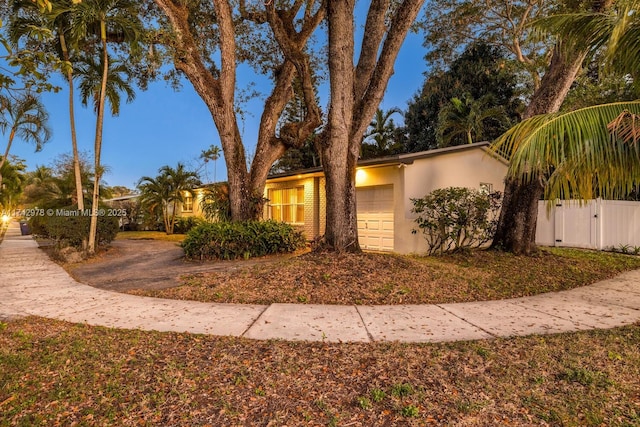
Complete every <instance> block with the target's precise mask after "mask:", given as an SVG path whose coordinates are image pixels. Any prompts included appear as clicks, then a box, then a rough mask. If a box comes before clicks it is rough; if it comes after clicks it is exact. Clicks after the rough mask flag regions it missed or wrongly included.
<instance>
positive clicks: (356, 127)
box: [320, 0, 424, 252]
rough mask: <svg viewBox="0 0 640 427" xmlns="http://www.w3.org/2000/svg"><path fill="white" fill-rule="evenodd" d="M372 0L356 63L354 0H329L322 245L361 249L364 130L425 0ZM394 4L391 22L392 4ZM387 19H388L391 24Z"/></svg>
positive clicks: (351, 249) (378, 103) (323, 139)
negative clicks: (359, 170) (358, 174)
mask: <svg viewBox="0 0 640 427" xmlns="http://www.w3.org/2000/svg"><path fill="white" fill-rule="evenodd" d="M391 3H392V2H391V1H390V0H372V1H371V3H370V6H369V12H368V14H367V20H366V23H365V29H364V34H363V39H362V45H361V48H360V57H359V59H358V63H357V65H356V66H355V67H354V65H353V57H354V51H355V40H354V4H355V2H354V0H328V2H327V19H328V26H329V78H330V91H331V96H330V98H331V103H330V107H329V123H328V125H327V127H326V128H325V131H324V134H323V136H322V138H321V143H320V152H321V155H322V161H323V168H324V172H325V176H326V179H327V183H326V191H327V225H326V229H325V235H324V241H325V244H324V245H323V246H321V249H328V250H333V251H337V252H343V251H359V250H360V246H359V244H358V227H357V212H356V188H355V170H356V165H357V160H358V153H360V148H361V146H362V139H363V135H364V133H365V131H366V129H367V127H368V125H369V123H371V120H372V119H373V116H374V114H375V112H376V110H377V109H378V106H379V105H380V101H381V100H382V97H383V96H384V91H385V90H386V87H387V83H388V82H389V78H390V77H391V75H392V74H393V65H394V63H395V60H396V57H397V55H398V52H399V50H400V47H401V46H402V43H403V41H404V39H405V37H406V35H407V32H408V31H409V27H410V26H411V24H412V23H413V22H414V20H415V18H416V16H417V14H418V12H419V10H420V7H421V6H422V4H423V3H424V0H404V1H403V2H400V3H398V4H397V5H392V4H391ZM392 7H393V8H394V10H393V15H392V17H391V21H390V22H388V21H387V19H388V18H389V11H390V8H392ZM387 24H389V25H388V26H387Z"/></svg>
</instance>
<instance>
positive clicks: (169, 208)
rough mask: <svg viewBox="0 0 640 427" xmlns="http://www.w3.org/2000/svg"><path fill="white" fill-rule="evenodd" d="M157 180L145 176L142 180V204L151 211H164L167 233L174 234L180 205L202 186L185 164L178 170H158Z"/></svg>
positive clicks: (164, 168) (140, 185) (166, 167)
mask: <svg viewBox="0 0 640 427" xmlns="http://www.w3.org/2000/svg"><path fill="white" fill-rule="evenodd" d="M158 172H159V174H158V176H157V177H155V178H151V177H148V176H144V177H142V178H141V179H140V184H139V185H138V188H139V189H140V197H141V202H142V204H143V205H144V206H146V207H147V209H149V211H151V212H153V211H160V210H161V211H162V218H163V221H164V226H165V232H166V233H167V234H173V230H174V226H175V223H176V217H177V213H178V204H179V203H183V202H184V198H185V195H186V194H187V193H188V192H189V191H190V190H193V188H195V187H196V186H198V185H200V180H199V179H198V175H197V174H196V173H195V172H192V171H188V170H186V169H185V166H184V164H182V163H178V165H177V166H176V168H175V169H174V168H172V167H170V166H163V167H161V168H160V169H159V170H158Z"/></svg>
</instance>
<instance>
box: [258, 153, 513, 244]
mask: <svg viewBox="0 0 640 427" xmlns="http://www.w3.org/2000/svg"><path fill="white" fill-rule="evenodd" d="M488 145H489V144H488V143H486V142H485V143H476V144H469V145H461V146H455V147H447V148H441V149H436V150H429V151H423V152H420V153H411V154H400V155H396V156H389V157H384V158H380V159H371V160H364V161H361V162H359V163H358V168H357V173H356V200H357V206H358V207H357V209H358V237H359V240H360V246H361V247H362V249H366V250H375V251H393V252H397V253H405V254H406V253H424V252H426V249H427V247H426V243H425V241H424V238H423V237H422V236H421V235H420V233H417V234H413V233H412V230H413V229H414V228H417V227H416V224H415V222H414V218H415V214H413V213H412V212H411V209H412V208H413V204H412V202H411V199H415V198H421V197H423V196H425V195H426V194H428V193H429V192H431V191H433V190H435V189H437V188H445V187H468V188H475V189H479V190H486V191H503V189H504V177H505V175H506V173H507V162H506V161H505V160H504V159H502V158H501V157H497V156H495V155H494V154H492V153H491V152H490V151H489V150H488ZM265 198H267V199H268V202H267V203H266V204H265V211H264V217H265V218H270V219H274V220H277V221H284V222H287V223H290V224H293V225H295V226H297V227H299V228H300V229H301V230H302V231H303V232H304V234H305V236H306V237H307V239H313V238H315V237H316V236H321V235H322V234H324V229H325V226H326V218H325V212H326V209H325V208H326V198H325V178H324V174H323V172H322V168H315V169H307V170H304V171H298V172H291V173H284V174H278V175H273V176H271V177H269V179H268V180H267V184H266V187H265Z"/></svg>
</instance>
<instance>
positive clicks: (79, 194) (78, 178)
mask: <svg viewBox="0 0 640 427" xmlns="http://www.w3.org/2000/svg"><path fill="white" fill-rule="evenodd" d="M59 33H60V47H61V49H62V57H63V58H64V60H65V61H67V62H69V63H70V62H71V61H70V56H69V50H68V49H67V43H66V40H65V37H64V32H63V31H62V29H60V30H59ZM67 82H68V83H69V127H70V129H71V147H72V150H73V173H74V176H75V183H76V198H77V202H76V203H77V204H78V209H79V210H80V211H84V193H83V191H82V173H81V171H80V155H79V154H78V137H77V134H76V119H75V110H74V101H73V93H74V90H73V70H72V69H71V68H69V70H68V71H67Z"/></svg>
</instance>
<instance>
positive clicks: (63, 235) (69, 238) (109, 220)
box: [29, 206, 119, 249]
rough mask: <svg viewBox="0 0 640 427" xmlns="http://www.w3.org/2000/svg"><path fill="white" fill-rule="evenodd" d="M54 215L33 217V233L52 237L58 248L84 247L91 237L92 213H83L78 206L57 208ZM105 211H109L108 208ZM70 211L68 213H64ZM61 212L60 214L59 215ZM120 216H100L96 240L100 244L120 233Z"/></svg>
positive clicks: (107, 241)
mask: <svg viewBox="0 0 640 427" xmlns="http://www.w3.org/2000/svg"><path fill="white" fill-rule="evenodd" d="M54 211H55V214H54V215H47V216H37V217H32V218H31V219H30V221H29V225H30V227H31V230H32V233H33V234H35V235H37V236H40V237H44V238H48V239H51V240H53V241H54V242H55V244H56V246H57V247H58V248H63V247H69V246H71V247H74V248H77V249H81V248H82V242H83V241H84V240H87V239H88V238H89V223H90V222H91V216H90V215H82V212H79V211H78V210H77V207H76V206H70V207H65V208H58V209H55V210H54ZM104 211H105V212H106V211H108V209H107V208H105V209H104ZM63 213H68V214H63ZM59 214H60V215H59ZM118 228H119V227H118V218H117V217H114V216H107V215H101V216H98V230H97V234H96V242H97V243H98V245H103V244H107V243H110V242H111V241H112V240H113V239H115V237H116V234H118Z"/></svg>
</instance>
